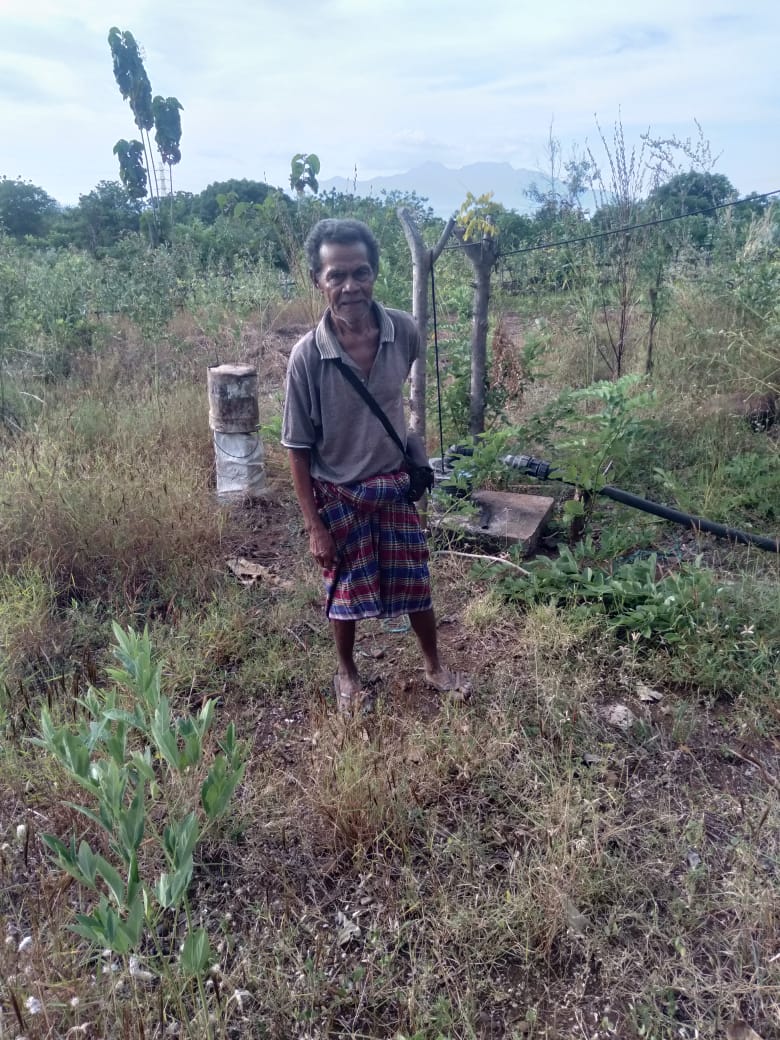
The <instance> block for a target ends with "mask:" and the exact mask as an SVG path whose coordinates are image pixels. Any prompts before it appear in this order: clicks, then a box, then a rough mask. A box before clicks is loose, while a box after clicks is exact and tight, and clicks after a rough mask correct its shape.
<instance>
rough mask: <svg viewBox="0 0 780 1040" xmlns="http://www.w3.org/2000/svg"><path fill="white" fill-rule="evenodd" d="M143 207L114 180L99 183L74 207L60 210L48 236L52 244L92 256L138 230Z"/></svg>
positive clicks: (80, 196)
mask: <svg viewBox="0 0 780 1040" xmlns="http://www.w3.org/2000/svg"><path fill="white" fill-rule="evenodd" d="M142 211H143V205H142V203H141V202H140V201H139V200H138V199H135V198H133V197H132V195H131V194H130V193H129V192H128V191H127V189H126V188H125V187H124V186H123V185H122V184H120V183H119V182H118V181H100V183H99V184H97V185H95V187H94V188H93V189H92V191H90V192H88V193H87V194H86V195H79V202H78V205H77V206H69V207H67V208H66V209H64V210H63V211H62V214H61V215H60V218H59V219H58V220H57V222H56V223H55V225H54V227H53V228H52V231H51V233H50V235H49V241H50V242H51V244H52V245H70V246H76V247H77V248H79V249H87V250H89V251H90V252H91V253H93V254H96V253H97V252H98V251H99V250H105V249H110V248H111V247H112V246H114V245H116V243H117V242H118V241H119V239H120V238H121V237H122V235H126V234H130V233H133V232H137V231H139V230H140V226H141V213H142Z"/></svg>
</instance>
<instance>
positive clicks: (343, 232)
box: [304, 217, 379, 276]
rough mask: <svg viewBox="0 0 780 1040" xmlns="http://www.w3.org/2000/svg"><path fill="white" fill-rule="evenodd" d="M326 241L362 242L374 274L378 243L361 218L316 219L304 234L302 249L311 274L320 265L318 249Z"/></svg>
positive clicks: (344, 244)
mask: <svg viewBox="0 0 780 1040" xmlns="http://www.w3.org/2000/svg"><path fill="white" fill-rule="evenodd" d="M327 242H335V243H337V244H338V245H342V246H346V245H352V244H353V243H354V242H362V243H363V245H364V246H365V247H366V250H367V252H368V262H369V263H370V264H371V270H372V271H373V272H374V274H376V273H377V272H378V271H379V243H378V242H377V240H376V239H375V238H374V234H373V232H372V231H371V228H370V227H369V226H368V225H367V224H364V223H363V221H362V220H352V219H345V220H336V219H334V218H333V217H328V218H326V219H325V220H320V221H318V222H317V223H316V224H315V225H314V227H313V228H312V229H311V231H310V232H309V234H308V235H307V236H306V242H305V243H304V249H305V250H306V260H307V262H308V264H309V270H310V271H311V273H312V274H313V275H315V276H316V275H318V274H319V272H320V268H321V267H322V259H321V257H320V249H321V248H322V246H323V245H325V243H327Z"/></svg>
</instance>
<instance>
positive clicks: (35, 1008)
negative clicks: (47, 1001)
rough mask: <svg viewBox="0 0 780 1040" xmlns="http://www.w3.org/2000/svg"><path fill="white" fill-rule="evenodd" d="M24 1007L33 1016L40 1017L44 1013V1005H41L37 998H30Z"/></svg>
mask: <svg viewBox="0 0 780 1040" xmlns="http://www.w3.org/2000/svg"><path fill="white" fill-rule="evenodd" d="M24 1006H25V1007H26V1008H27V1010H28V1011H29V1013H30V1014H31V1015H40V1013H41V1012H42V1011H43V1004H41V1002H40V1000H38V998H37V997H28V998H27V1000H25V1002H24Z"/></svg>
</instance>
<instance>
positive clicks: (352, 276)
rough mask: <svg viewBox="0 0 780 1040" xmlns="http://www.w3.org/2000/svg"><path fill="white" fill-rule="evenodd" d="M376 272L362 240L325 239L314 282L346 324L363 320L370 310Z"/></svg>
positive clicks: (333, 310)
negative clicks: (334, 240)
mask: <svg viewBox="0 0 780 1040" xmlns="http://www.w3.org/2000/svg"><path fill="white" fill-rule="evenodd" d="M375 281H376V275H375V274H374V271H373V269H372V267H371V263H370V261H369V259H368V249H367V248H366V244H365V242H350V243H348V244H340V243H338V242H324V243H323V244H322V246H320V270H319V273H318V274H317V276H316V278H315V280H314V282H315V285H316V286H317V288H318V289H319V290H320V292H321V293H322V295H323V296H324V297H325V299H326V300H327V301H328V305H329V307H330V310H331V314H332V315H333V316H334V317H335V318H337V319H338V320H340V321H343V322H345V323H346V324H347V325H352V324H355V323H356V322H360V321H362V320H364V318H365V317H366V316H367V314H368V313H369V312H370V310H371V300H372V298H373V295H374V282H375Z"/></svg>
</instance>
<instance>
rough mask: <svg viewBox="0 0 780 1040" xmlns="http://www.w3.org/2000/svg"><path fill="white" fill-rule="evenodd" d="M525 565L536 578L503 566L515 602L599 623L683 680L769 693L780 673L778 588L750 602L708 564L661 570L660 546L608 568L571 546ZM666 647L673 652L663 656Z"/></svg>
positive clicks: (506, 589) (502, 582)
mask: <svg viewBox="0 0 780 1040" xmlns="http://www.w3.org/2000/svg"><path fill="white" fill-rule="evenodd" d="M525 566H526V569H527V570H528V572H529V573H528V576H523V577H518V576H515V575H514V574H511V575H510V576H508V577H507V576H506V572H502V573H501V576H500V578H499V588H500V589H501V591H502V593H503V594H504V595H505V596H506V598H507V599H508V600H509V601H510V602H513V603H518V604H523V605H525V606H527V607H531V606H534V605H537V604H546V605H552V606H556V607H558V608H562V609H565V610H567V611H570V612H571V613H572V615H573V616H574V617H576V618H578V619H580V620H591V621H596V622H597V623H598V624H599V625H600V626H601V627H602V628H603V629H604V630H605V631H607V632H609V633H611V634H612V635H614V636H616V637H617V638H618V639H619V640H621V641H622V642H624V643H626V644H627V645H628V646H630V647H631V648H632V650H633V651H635V652H637V653H638V652H642V653H645V654H647V655H648V657H647V660H648V662H649V663H650V664H651V666H652V668H654V669H655V670H656V672H661V673H663V671H664V670H665V671H666V672H667V674H671V675H673V676H674V678H675V679H676V680H677V681H681V682H684V683H687V684H691V685H693V686H696V687H698V688H704V689H709V690H712V691H714V692H719V691H729V692H732V693H733V692H735V691H739V690H746V691H747V690H755V689H759V690H762V689H765V690H767V691H768V690H769V689H771V687H772V685H773V683H774V682H775V681H776V679H777V676H778V674H779V673H780V650H778V647H780V625H779V624H778V613H777V596H776V592H775V593H774V596H772V595H771V593H770V594H768V595H767V596H766V597H764V598H760V599H757V598H756V596H755V592H754V594H753V596H752V597H751V598H749V599H746V598H745V595H744V592H743V590H742V589H740V587H739V586H737V585H733V584H726V585H723V584H719V583H718V581H717V579H716V577H715V575H713V574H712V572H711V571H709V570H707V569H705V568H704V567H703V566H702V565H701V562H700V561H697V562H696V563H695V564H692V565H691V564H680V565H679V566H677V567H675V568H673V569H669V568H668V567H663V568H661V566H660V563H659V558H658V556H657V555H656V554H655V553H648V554H645V555H642V556H640V557H639V558H636V559H631V560H628V561H626V562H623V563H617V564H614V565H612V566H611V567H610V568H609V569H606V568H604V567H597V566H592V565H591V564H589V563H588V562H587V559H586V558H585V553H584V552H582V551H580V552H576V551H572V550H571V549H569V548H567V547H563V548H562V549H561V552H560V555H559V556H558V557H557V558H554V559H548V558H546V557H540V558H539V559H537V560H532V561H530V562H527V563H526V564H525ZM658 651H662V652H663V654H664V655H665V656H664V657H655V656H654V655H655V654H656V653H657V652H658Z"/></svg>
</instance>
